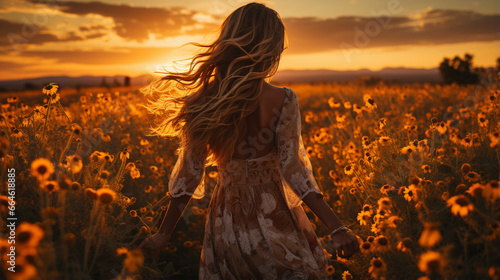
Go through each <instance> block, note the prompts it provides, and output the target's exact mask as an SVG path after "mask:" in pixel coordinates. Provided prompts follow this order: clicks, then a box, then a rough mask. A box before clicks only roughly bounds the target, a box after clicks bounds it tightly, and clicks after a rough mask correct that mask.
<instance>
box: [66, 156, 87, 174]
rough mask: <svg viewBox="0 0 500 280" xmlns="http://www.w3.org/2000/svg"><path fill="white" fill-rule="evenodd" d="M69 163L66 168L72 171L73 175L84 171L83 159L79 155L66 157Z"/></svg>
mask: <svg viewBox="0 0 500 280" xmlns="http://www.w3.org/2000/svg"><path fill="white" fill-rule="evenodd" d="M66 161H67V162H68V163H67V165H66V167H67V168H68V169H70V170H71V173H73V174H76V173H78V172H80V170H82V167H83V163H82V158H81V157H80V156H79V155H71V156H67V157H66Z"/></svg>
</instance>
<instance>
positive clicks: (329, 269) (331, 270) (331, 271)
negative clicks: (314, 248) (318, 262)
mask: <svg viewBox="0 0 500 280" xmlns="http://www.w3.org/2000/svg"><path fill="white" fill-rule="evenodd" d="M325 272H326V274H327V275H328V276H330V275H333V274H334V273H335V268H333V265H328V266H327V267H326V270H325Z"/></svg>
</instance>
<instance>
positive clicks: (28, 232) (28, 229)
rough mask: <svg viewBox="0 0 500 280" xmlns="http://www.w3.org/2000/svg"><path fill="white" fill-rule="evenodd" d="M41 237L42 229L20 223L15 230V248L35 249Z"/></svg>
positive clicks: (42, 234) (26, 223)
mask: <svg viewBox="0 0 500 280" xmlns="http://www.w3.org/2000/svg"><path fill="white" fill-rule="evenodd" d="M43 236H44V232H43V229H42V228H40V227H39V226H37V225H34V224H30V223H28V222H22V223H21V224H20V225H19V226H18V227H17V229H16V245H17V246H16V248H18V247H22V248H30V247H31V248H32V247H37V246H38V244H39V243H40V241H41V240H42V239H43Z"/></svg>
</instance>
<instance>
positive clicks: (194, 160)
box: [168, 148, 206, 199]
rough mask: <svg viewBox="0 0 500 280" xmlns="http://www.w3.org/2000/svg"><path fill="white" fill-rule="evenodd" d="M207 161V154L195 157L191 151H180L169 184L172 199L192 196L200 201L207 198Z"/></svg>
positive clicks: (185, 149)
mask: <svg viewBox="0 0 500 280" xmlns="http://www.w3.org/2000/svg"><path fill="white" fill-rule="evenodd" d="M205 160H206V152H205V153H204V154H203V155H195V154H194V153H193V152H192V151H191V150H190V149H187V148H182V149H180V151H179V157H178V158H177V162H176V163H175V166H174V169H173V170H172V173H171V175H170V180H169V182H168V191H169V194H170V196H171V197H179V196H181V195H190V196H192V197H193V198H196V199H200V198H203V197H204V196H205Z"/></svg>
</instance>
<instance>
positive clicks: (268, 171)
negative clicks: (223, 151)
mask: <svg viewBox="0 0 500 280" xmlns="http://www.w3.org/2000/svg"><path fill="white" fill-rule="evenodd" d="M218 169H219V182H220V183H223V184H226V183H232V184H262V183H265V182H267V181H270V180H272V179H275V178H276V174H279V173H277V172H276V171H278V170H279V161H278V153H277V151H276V148H274V149H273V150H272V151H271V152H270V153H268V154H267V155H264V156H262V157H259V158H255V159H231V160H229V161H227V162H225V163H223V164H220V165H219V166H218Z"/></svg>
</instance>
